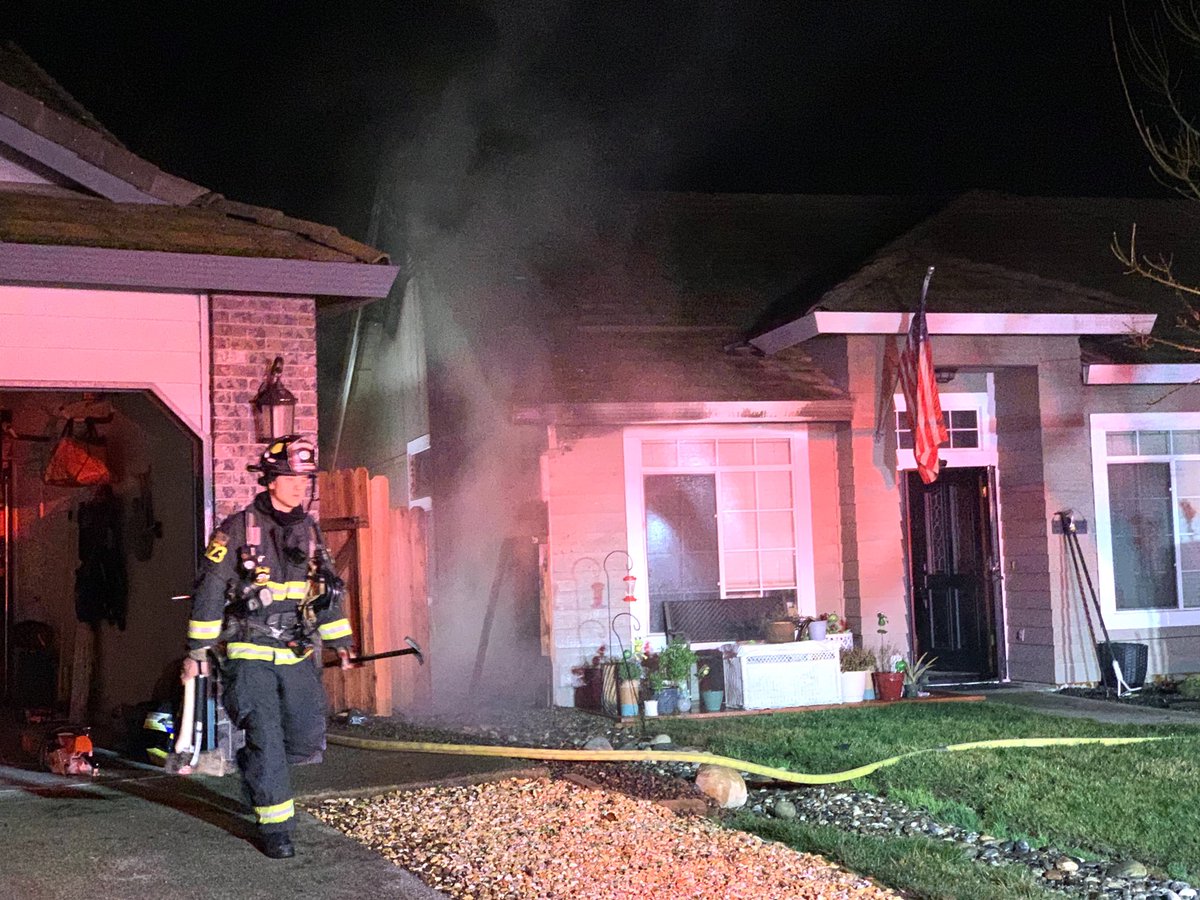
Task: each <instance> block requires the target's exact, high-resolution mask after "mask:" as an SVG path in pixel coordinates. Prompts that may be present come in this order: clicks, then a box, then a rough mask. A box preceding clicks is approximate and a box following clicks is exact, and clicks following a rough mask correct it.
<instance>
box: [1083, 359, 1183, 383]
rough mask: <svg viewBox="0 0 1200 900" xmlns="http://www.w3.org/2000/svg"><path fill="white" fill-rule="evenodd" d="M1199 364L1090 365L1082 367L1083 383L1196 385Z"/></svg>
mask: <svg viewBox="0 0 1200 900" xmlns="http://www.w3.org/2000/svg"><path fill="white" fill-rule="evenodd" d="M1198 382H1200V363H1121V364H1118V363H1090V364H1086V365H1084V367H1083V383H1084V384H1089V385H1094V384H1196V383H1198Z"/></svg>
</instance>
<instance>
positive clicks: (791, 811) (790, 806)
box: [771, 800, 796, 819]
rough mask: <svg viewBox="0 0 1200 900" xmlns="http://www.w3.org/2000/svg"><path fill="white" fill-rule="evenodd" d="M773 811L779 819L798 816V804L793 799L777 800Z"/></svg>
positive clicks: (772, 808)
mask: <svg viewBox="0 0 1200 900" xmlns="http://www.w3.org/2000/svg"><path fill="white" fill-rule="evenodd" d="M771 812H772V814H773V815H774V816H775V818H777V819H794V818H796V804H795V803H793V802H792V801H791V800H776V801H775V805H774V806H772V807H771Z"/></svg>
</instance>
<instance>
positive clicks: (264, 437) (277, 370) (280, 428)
mask: <svg viewBox="0 0 1200 900" xmlns="http://www.w3.org/2000/svg"><path fill="white" fill-rule="evenodd" d="M282 374H283V357H282V356H277V357H275V361H274V362H273V363H271V368H270V369H269V370H268V371H267V377H266V379H265V380H264V381H263V383H262V384H260V385H259V386H258V393H257V394H255V395H254V399H253V400H251V401H250V405H251V406H253V407H254V434H255V437H256V438H257V440H258V441H259V443H262V444H269V443H270V442H271V441H274V440H278V439H279V438H281V437H285V436H286V435H289V434H295V431H294V426H295V423H296V395H295V394H293V393H292V392H291V391H289V390H288V389H287V388H285V387H284V386H283V382H282V381H280V380H279V376H280V375H282Z"/></svg>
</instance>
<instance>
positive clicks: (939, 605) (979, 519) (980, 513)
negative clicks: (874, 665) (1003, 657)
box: [907, 467, 997, 682]
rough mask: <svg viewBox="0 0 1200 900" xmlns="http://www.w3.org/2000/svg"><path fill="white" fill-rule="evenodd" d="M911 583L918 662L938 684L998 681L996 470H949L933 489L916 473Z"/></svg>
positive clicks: (911, 490) (911, 479) (911, 491)
mask: <svg viewBox="0 0 1200 900" xmlns="http://www.w3.org/2000/svg"><path fill="white" fill-rule="evenodd" d="M907 477H908V485H907V486H908V490H907V497H908V500H907V506H908V533H909V577H910V584H911V585H912V595H913V628H914V631H915V637H916V652H917V654H918V655H920V654H922V653H928V654H929V655H930V656H933V657H937V662H935V663H934V664H933V670H934V671H935V672H936V673H938V680H940V681H943V682H944V681H946V680H963V681H971V680H979V679H990V678H994V677H995V676H996V671H997V669H996V652H995V644H996V641H995V634H996V629H995V617H994V615H993V603H992V573H993V571H995V566H994V563H995V557H994V551H993V549H992V517H991V509H992V504H991V499H990V487H989V484H988V470H987V469H986V468H984V467H970V468H953V469H951V468H942V470H941V472H940V473H939V475H938V479H937V481H935V482H934V483H933V484H925V483H923V482H922V481H921V479H920V477H919V476H918V475H917V473H916V472H909V473H908V475H907Z"/></svg>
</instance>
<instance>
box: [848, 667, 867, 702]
mask: <svg viewBox="0 0 1200 900" xmlns="http://www.w3.org/2000/svg"><path fill="white" fill-rule="evenodd" d="M870 680H871V673H870V672H867V671H862V672H843V673H842V702H843V703H862V701H863V698H864V697H865V696H866V693H867V682H868V681H870Z"/></svg>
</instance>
